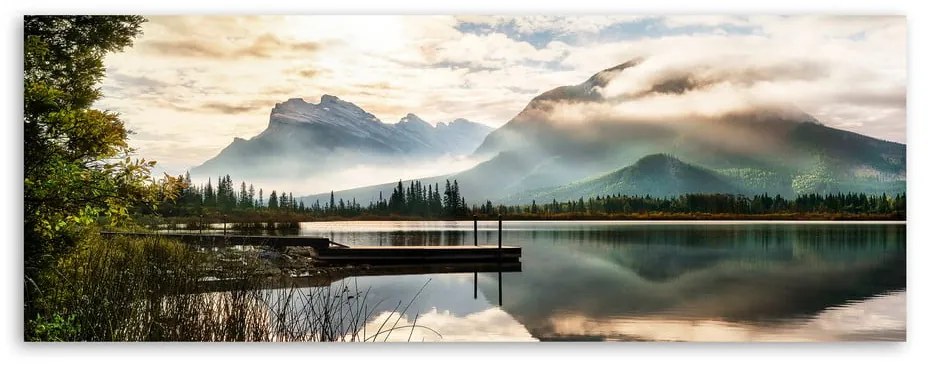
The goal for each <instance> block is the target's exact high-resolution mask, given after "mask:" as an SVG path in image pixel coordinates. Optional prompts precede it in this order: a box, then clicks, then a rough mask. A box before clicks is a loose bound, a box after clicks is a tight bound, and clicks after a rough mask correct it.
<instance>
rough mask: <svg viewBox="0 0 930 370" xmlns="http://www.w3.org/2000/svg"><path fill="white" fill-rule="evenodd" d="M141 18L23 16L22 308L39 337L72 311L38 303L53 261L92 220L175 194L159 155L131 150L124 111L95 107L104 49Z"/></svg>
mask: <svg viewBox="0 0 930 370" xmlns="http://www.w3.org/2000/svg"><path fill="white" fill-rule="evenodd" d="M144 21H145V20H144V18H142V17H139V16H26V17H25V18H24V27H23V29H24V48H23V91H24V93H23V100H24V106H23V126H24V135H23V144H24V163H23V169H24V178H23V193H24V194H23V203H24V205H23V208H24V210H23V211H24V212H23V213H24V239H25V240H24V242H25V243H24V261H23V262H24V268H25V276H24V286H25V296H24V301H25V302H24V303H25V315H24V316H25V319H26V320H27V325H26V326H27V328H30V327H31V328H33V329H36V330H43V332H42V333H38V332H36V333H34V334H36V335H43V336H46V337H48V338H49V339H55V338H63V335H65V334H66V333H67V332H68V331H67V330H65V329H67V328H68V323H69V322H70V321H68V320H70V317H71V316H68V315H66V313H63V312H57V311H47V310H43V308H42V307H40V306H39V305H37V304H36V303H37V302H38V301H39V300H41V299H43V298H45V297H43V296H44V295H46V294H47V293H48V292H49V291H50V290H52V289H48V287H47V286H46V284H49V281H48V280H47V278H48V277H49V276H53V274H52V272H53V271H49V269H51V268H56V266H57V262H58V260H59V259H60V258H61V257H62V256H64V255H67V254H68V253H69V252H70V250H71V249H73V248H74V247H75V245H77V244H78V243H80V241H81V239H82V238H84V237H86V235H87V230H86V229H87V228H88V226H90V225H92V224H93V223H95V222H97V221H98V220H109V222H111V223H114V224H116V223H127V222H131V220H130V219H129V217H128V216H129V214H130V210H131V209H133V208H134V207H139V206H145V205H151V204H154V202H155V201H156V199H159V198H172V197H174V195H175V194H176V192H177V186H178V182H177V180H176V179H172V178H170V177H166V178H165V179H164V180H161V181H158V182H156V181H155V180H154V179H153V178H152V177H151V173H150V171H151V168H152V166H154V164H155V162H153V161H146V160H144V159H137V158H132V154H133V150H132V148H130V147H129V144H128V140H127V135H128V134H129V133H130V132H129V130H127V129H126V127H125V125H124V124H123V121H122V120H121V119H120V117H119V115H118V114H117V113H114V112H109V111H102V110H98V109H94V108H93V104H94V103H95V102H96V101H97V100H98V99H99V98H100V97H101V92H100V88H99V87H98V85H99V83H100V82H101V80H102V79H103V77H104V74H105V68H104V64H103V59H104V57H105V56H106V54H108V53H112V52H117V51H120V50H123V49H124V48H126V47H128V46H131V45H132V40H133V38H135V37H136V36H138V35H139V34H140V33H141V24H142V23H143V22H144ZM58 267H60V266H58ZM54 272H55V273H59V271H54ZM33 319H34V320H37V321H36V322H34V323H32V324H30V323H28V321H29V320H33ZM63 333H64V334H63ZM27 336H28V333H27Z"/></svg>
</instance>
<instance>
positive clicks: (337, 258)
mask: <svg viewBox="0 0 930 370" xmlns="http://www.w3.org/2000/svg"><path fill="white" fill-rule="evenodd" d="M102 235H104V236H105V237H113V236H130V237H163V238H171V239H177V240H179V241H181V242H183V243H186V244H189V245H193V246H197V247H200V248H223V247H231V246H264V247H271V248H275V249H281V250H283V249H284V248H286V247H309V248H313V256H314V258H315V259H317V260H319V261H321V262H325V263H331V264H368V265H375V264H417V263H420V264H422V263H447V262H468V263H479V262H513V261H519V260H520V257H521V254H522V251H521V248H520V247H512V246H503V245H475V246H347V245H344V244H340V243H336V242H333V241H332V240H330V239H328V238H318V237H306V236H266V235H231V234H227V235H224V234H215V233H214V234H200V233H118V232H104V233H102Z"/></svg>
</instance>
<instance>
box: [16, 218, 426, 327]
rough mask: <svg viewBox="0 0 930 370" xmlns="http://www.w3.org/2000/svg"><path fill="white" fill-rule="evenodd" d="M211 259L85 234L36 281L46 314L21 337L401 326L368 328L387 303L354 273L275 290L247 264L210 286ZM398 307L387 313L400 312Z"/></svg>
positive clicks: (154, 242)
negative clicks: (373, 296)
mask: <svg viewBox="0 0 930 370" xmlns="http://www.w3.org/2000/svg"><path fill="white" fill-rule="evenodd" d="M211 259H212V256H211V255H210V253H209V252H204V251H199V250H198V249H197V248H191V246H187V245H183V244H180V243H178V242H176V241H172V240H168V239H165V238H159V237H154V236H153V237H144V238H131V237H124V236H114V237H109V238H104V237H100V236H99V235H93V234H91V235H89V236H88V237H87V238H85V239H84V240H83V241H82V243H81V245H80V247H79V248H78V249H76V250H75V251H74V252H73V253H71V254H70V255H68V256H67V257H66V258H63V259H61V260H60V261H59V263H58V264H57V266H56V267H55V268H54V269H53V270H52V271H49V272H48V273H47V274H45V275H44V276H43V278H42V279H41V283H40V286H41V287H42V288H44V289H43V290H42V291H43V294H42V297H41V299H40V301H39V302H40V306H41V310H40V312H43V313H44V314H43V315H40V316H39V317H37V318H35V319H34V320H31V321H29V322H28V323H27V327H26V339H27V340H31V341H220V342H228V341H235V342H239V341H246V342H253V341H254V342H266V341H267V342H277V341H285V342H287V341H323V342H328V341H348V342H357V341H374V340H381V339H384V335H385V334H386V333H390V331H392V330H395V329H399V328H397V327H396V326H397V321H395V322H394V323H393V324H392V323H390V322H388V321H389V319H387V318H386V319H384V322H383V323H381V326H382V327H385V328H387V330H385V331H384V332H383V333H375V335H372V334H371V333H367V332H366V329H365V328H366V324H370V323H369V321H371V320H372V317H373V316H372V315H373V313H375V312H377V311H378V310H379V308H380V307H379V306H380V305H381V304H382V303H383V302H369V300H368V296H369V292H368V291H367V290H365V291H361V290H360V289H359V288H358V286H357V283H356V282H355V281H354V280H351V279H350V280H343V281H342V282H341V283H339V284H337V285H335V286H326V287H314V288H298V287H296V286H293V285H291V286H288V287H285V288H274V289H272V288H270V286H269V285H268V281H267V280H266V279H264V278H262V277H259V276H257V274H255V269H256V267H253V266H252V265H251V264H248V263H247V264H243V265H242V266H241V267H240V268H237V269H233V270H228V269H226V270H225V272H226V275H225V276H224V277H223V278H224V279H226V281H225V282H224V284H223V287H224V288H223V289H222V290H221V291H212V292H211V291H206V290H205V289H204V286H205V281H206V280H209V279H212V278H215V277H214V276H211V274H212V268H211V266H212V262H211ZM412 299H416V297H413V298H412ZM408 307H409V304H408ZM398 308H399V305H398V307H396V308H395V309H394V311H391V313H392V315H393V314H395V313H396V314H399V315H404V314H405V313H406V311H398ZM382 311H383V310H382ZM392 315H389V317H391V316H392ZM411 330H412V329H411ZM379 331H380V330H379Z"/></svg>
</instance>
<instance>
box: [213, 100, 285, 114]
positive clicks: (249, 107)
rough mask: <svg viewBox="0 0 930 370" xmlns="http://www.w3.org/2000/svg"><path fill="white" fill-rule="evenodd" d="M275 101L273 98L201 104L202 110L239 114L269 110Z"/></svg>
mask: <svg viewBox="0 0 930 370" xmlns="http://www.w3.org/2000/svg"><path fill="white" fill-rule="evenodd" d="M273 104H274V101H271V100H256V101H251V102H246V103H244V104H229V103H224V102H210V103H205V104H201V105H200V106H199V109H200V110H204V111H210V112H217V113H223V114H238V113H245V112H251V111H254V110H260V109H262V110H267V109H268V107H269V106H272V105H273Z"/></svg>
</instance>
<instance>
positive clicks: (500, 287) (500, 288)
mask: <svg viewBox="0 0 930 370" xmlns="http://www.w3.org/2000/svg"><path fill="white" fill-rule="evenodd" d="M497 305H498V306H500V307H504V273H503V272H502V271H501V270H500V269H498V270H497Z"/></svg>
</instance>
